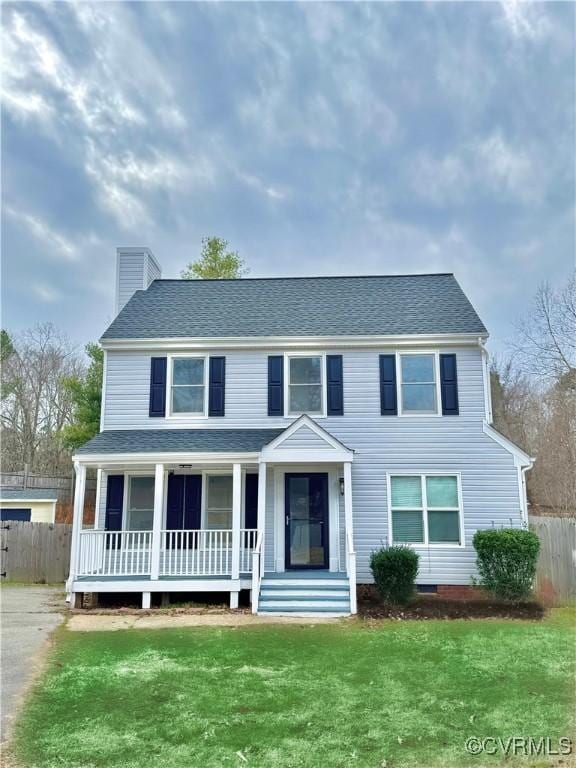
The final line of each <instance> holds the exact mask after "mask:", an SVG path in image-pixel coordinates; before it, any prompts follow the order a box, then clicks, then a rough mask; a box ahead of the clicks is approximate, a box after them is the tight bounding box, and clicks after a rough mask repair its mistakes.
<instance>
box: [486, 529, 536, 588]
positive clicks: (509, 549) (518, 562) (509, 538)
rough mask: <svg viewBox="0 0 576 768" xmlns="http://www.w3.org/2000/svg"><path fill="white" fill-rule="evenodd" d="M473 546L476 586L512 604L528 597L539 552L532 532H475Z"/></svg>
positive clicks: (492, 530)
mask: <svg viewBox="0 0 576 768" xmlns="http://www.w3.org/2000/svg"><path fill="white" fill-rule="evenodd" d="M473 544H474V549H475V550H476V552H477V554H478V557H477V559H476V566H477V568H478V573H479V574H480V582H479V583H480V585H481V586H482V587H484V589H487V590H488V591H489V592H491V593H492V594H493V595H495V596H496V597H498V598H501V599H503V600H511V601H513V602H518V601H519V600H522V599H523V598H525V597H527V596H528V595H529V594H530V592H531V590H532V584H533V582H534V576H535V575H536V563H537V561H538V552H539V551H540V541H539V540H538V536H536V534H535V533H532V531H526V530H522V529H519V528H501V529H496V528H492V529H489V530H486V531H476V533H475V534H474V539H473Z"/></svg>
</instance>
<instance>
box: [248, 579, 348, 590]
mask: <svg viewBox="0 0 576 768" xmlns="http://www.w3.org/2000/svg"><path fill="white" fill-rule="evenodd" d="M261 586H262V589H265V588H268V587H270V588H272V589H280V588H282V589H309V588H310V587H317V588H319V589H342V588H344V589H348V588H349V586H350V585H349V582H348V579H267V578H265V579H263V580H262V583H261Z"/></svg>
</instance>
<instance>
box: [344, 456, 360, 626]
mask: <svg viewBox="0 0 576 768" xmlns="http://www.w3.org/2000/svg"><path fill="white" fill-rule="evenodd" d="M344 520H345V522H346V570H347V572H348V578H349V580H350V612H351V613H356V611H357V608H356V552H355V550H354V522H353V518H352V462H351V461H345V462H344ZM349 542H350V543H349Z"/></svg>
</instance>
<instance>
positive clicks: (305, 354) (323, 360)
mask: <svg viewBox="0 0 576 768" xmlns="http://www.w3.org/2000/svg"><path fill="white" fill-rule="evenodd" d="M293 357H319V358H320V387H321V390H322V411H321V412H319V413H310V412H309V411H294V412H293V413H292V412H291V411H290V359H291V358H293ZM327 402H328V392H327V385H326V353H325V352H314V351H305V352H292V351H291V352H285V353H284V418H285V419H293V418H295V417H296V418H298V416H303V415H306V416H310V417H314V418H315V419H325V418H326V416H327V407H328V406H327Z"/></svg>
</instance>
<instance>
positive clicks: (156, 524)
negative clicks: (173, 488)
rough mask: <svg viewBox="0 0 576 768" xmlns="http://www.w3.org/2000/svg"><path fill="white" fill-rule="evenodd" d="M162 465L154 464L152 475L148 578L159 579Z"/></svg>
mask: <svg viewBox="0 0 576 768" xmlns="http://www.w3.org/2000/svg"><path fill="white" fill-rule="evenodd" d="M165 476H166V472H165V470H164V464H156V472H155V475H154V519H153V522H152V552H151V554H150V558H151V560H150V578H151V579H158V578H160V545H161V543H162V533H161V531H162V511H163V507H164V479H165Z"/></svg>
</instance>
